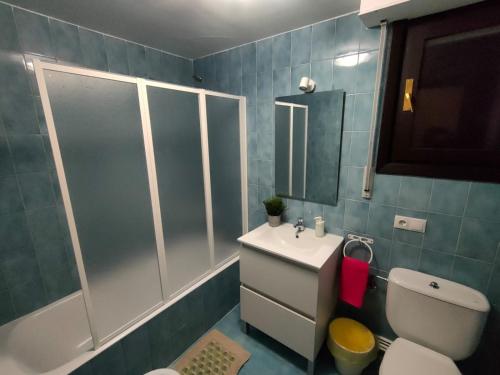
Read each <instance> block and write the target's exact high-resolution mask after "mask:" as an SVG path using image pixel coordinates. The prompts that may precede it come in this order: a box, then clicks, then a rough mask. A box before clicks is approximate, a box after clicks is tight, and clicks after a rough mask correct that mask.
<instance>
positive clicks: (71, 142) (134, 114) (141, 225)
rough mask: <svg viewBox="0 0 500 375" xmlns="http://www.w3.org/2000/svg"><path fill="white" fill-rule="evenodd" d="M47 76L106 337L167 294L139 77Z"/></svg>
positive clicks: (99, 327)
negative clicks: (163, 287) (155, 223)
mask: <svg viewBox="0 0 500 375" xmlns="http://www.w3.org/2000/svg"><path fill="white" fill-rule="evenodd" d="M44 76H45V81H46V86H47V90H48V96H49V100H50V106H51V108H52V114H53V118H54V127H55V131H56V133H57V141H58V143H59V149H60V152H61V156H62V162H63V166H64V172H65V176H66V183H67V187H68V191H69V196H70V199H71V206H72V209H73V216H74V219H75V224H76V230H77V233H78V239H77V241H79V244H80V249H81V254H82V257H83V263H84V266H85V275H86V278H87V282H88V289H89V294H90V302H91V305H92V310H93V315H94V316H93V321H94V324H95V327H94V329H95V331H96V334H97V336H98V341H102V340H103V339H105V338H106V337H107V336H110V335H112V334H113V333H115V332H117V331H119V330H120V329H121V328H122V327H123V326H125V325H127V324H129V323H130V322H131V321H134V320H136V319H137V318H138V317H139V316H141V315H143V314H144V313H145V312H147V311H148V310H151V309H152V308H154V307H155V306H157V305H158V304H160V303H161V302H162V291H161V284H160V274H159V265H158V257H157V249H156V242H155V231H154V226H153V214H152V205H151V198H150V191H149V184H148V175H147V168H146V156H145V148H144V140H143V133H142V126H141V116H140V110H139V99H138V91H137V85H136V84H135V83H129V82H120V81H116V80H110V79H102V78H96V77H90V76H85V75H79V74H73V73H65V72H58V71H51V70H46V71H45V74H44ZM59 178H60V179H61V175H59ZM73 242H74V243H75V238H74V239H73ZM87 302H89V301H87Z"/></svg>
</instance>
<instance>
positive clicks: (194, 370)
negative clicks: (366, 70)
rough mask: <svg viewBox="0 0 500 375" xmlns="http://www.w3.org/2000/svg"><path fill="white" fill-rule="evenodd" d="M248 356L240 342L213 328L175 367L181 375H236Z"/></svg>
mask: <svg viewBox="0 0 500 375" xmlns="http://www.w3.org/2000/svg"><path fill="white" fill-rule="evenodd" d="M249 358H250V353H248V352H247V351H246V350H245V349H243V348H242V347H241V346H240V344H238V343H236V342H234V341H233V340H231V339H230V338H229V337H227V336H225V335H223V334H222V333H220V332H219V331H217V330H216V329H214V330H212V331H210V332H209V333H208V334H206V335H205V336H204V337H202V338H201V339H200V340H199V341H198V342H197V343H196V344H195V345H194V346H193V347H192V348H191V349H189V350H188V351H187V353H185V354H184V355H183V356H182V357H181V359H179V361H178V362H177V364H176V366H175V369H176V370H177V371H179V373H180V374H181V375H236V374H238V372H239V371H240V369H241V367H242V366H243V365H244V364H245V362H246V361H248V359H249Z"/></svg>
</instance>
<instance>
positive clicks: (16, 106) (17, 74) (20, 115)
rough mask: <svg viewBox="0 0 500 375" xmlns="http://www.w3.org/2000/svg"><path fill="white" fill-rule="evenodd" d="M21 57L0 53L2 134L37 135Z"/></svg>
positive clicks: (14, 54) (26, 77)
mask: <svg viewBox="0 0 500 375" xmlns="http://www.w3.org/2000/svg"><path fill="white" fill-rule="evenodd" d="M24 64H25V61H24V58H23V55H21V54H18V53H4V52H3V51H0V86H1V87H2V90H1V91H0V113H1V117H2V122H3V128H4V129H3V130H4V132H3V133H4V134H37V133H39V128H38V123H37V117H36V112H35V106H34V103H33V98H32V96H31V88H30V84H29V79H28V75H27V72H26V70H25V65H24Z"/></svg>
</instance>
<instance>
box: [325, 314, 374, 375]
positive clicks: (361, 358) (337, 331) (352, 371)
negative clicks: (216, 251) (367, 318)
mask: <svg viewBox="0 0 500 375" xmlns="http://www.w3.org/2000/svg"><path fill="white" fill-rule="evenodd" d="M327 345H328V349H329V350H330V353H332V355H333V357H334V358H335V366H336V367H337V371H338V372H339V373H340V374H341V375H359V374H361V372H362V371H363V370H364V368H365V367H366V366H368V365H369V364H370V363H371V362H372V361H373V360H374V359H375V358H376V357H377V346H376V344H375V337H374V336H373V333H372V332H371V331H370V330H369V329H368V328H366V327H365V326H364V325H363V324H361V323H359V322H357V321H355V320H352V319H348V318H337V319H334V320H333V321H332V322H331V323H330V326H329V327H328V340H327Z"/></svg>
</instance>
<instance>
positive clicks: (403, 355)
mask: <svg viewBox="0 0 500 375" xmlns="http://www.w3.org/2000/svg"><path fill="white" fill-rule="evenodd" d="M401 374H405V375H422V374H426V375H461V373H460V371H459V370H458V368H457V366H456V365H455V363H454V362H453V360H452V359H451V358H449V357H447V356H445V355H443V354H441V353H438V352H435V351H434V350H431V349H429V348H426V347H425V346H422V345H418V344H415V343H414V342H411V341H408V340H405V339H402V338H397V339H396V340H395V341H394V342H393V343H392V345H391V346H389V349H387V351H386V352H385V355H384V359H383V360H382V364H381V365H380V370H379V375H401Z"/></svg>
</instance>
